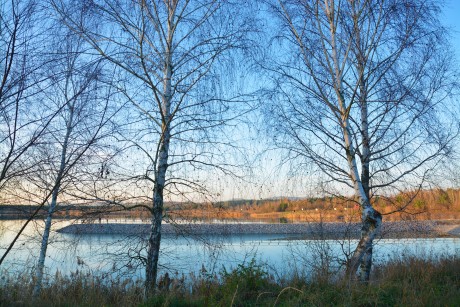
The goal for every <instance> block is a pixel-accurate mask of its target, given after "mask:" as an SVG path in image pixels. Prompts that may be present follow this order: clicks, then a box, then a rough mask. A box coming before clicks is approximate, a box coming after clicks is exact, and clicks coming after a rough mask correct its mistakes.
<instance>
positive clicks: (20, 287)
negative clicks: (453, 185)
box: [0, 257, 460, 306]
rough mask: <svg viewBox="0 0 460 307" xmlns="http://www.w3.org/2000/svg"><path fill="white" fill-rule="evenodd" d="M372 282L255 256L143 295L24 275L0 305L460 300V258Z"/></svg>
mask: <svg viewBox="0 0 460 307" xmlns="http://www.w3.org/2000/svg"><path fill="white" fill-rule="evenodd" d="M373 276H374V277H373V279H372V280H371V282H370V283H369V284H359V283H347V282H341V281H339V282H332V281H326V280H327V279H323V278H320V276H316V278H314V279H313V280H310V281H307V280H306V279H305V278H300V277H299V276H294V277H291V279H289V280H283V281H275V280H274V278H273V276H271V275H269V274H268V273H267V271H266V269H265V268H264V267H263V266H261V265H258V264H257V263H256V262H255V261H251V262H249V263H248V264H246V265H240V266H238V268H236V269H235V270H233V271H230V272H226V271H222V272H221V274H220V276H217V277H216V276H201V277H200V278H196V279H194V280H193V284H191V285H190V287H181V288H175V289H170V290H168V291H166V290H162V291H160V292H159V293H158V294H157V295H156V296H154V297H152V298H150V299H148V300H144V299H143V296H142V288H141V285H140V284H135V283H130V282H126V281H125V282H117V281H111V282H109V283H107V282H106V281H105V282H102V281H101V280H100V279H98V278H97V277H91V276H82V275H79V274H76V275H74V276H73V277H72V278H62V277H59V278H58V279H57V280H56V281H55V282H53V283H51V284H49V285H48V286H46V287H45V288H44V291H43V293H42V295H41V296H40V297H39V298H37V299H33V298H32V297H31V296H30V293H31V290H32V282H31V280H30V279H28V278H27V277H26V276H25V275H22V277H21V276H19V277H18V279H15V280H13V279H11V280H8V281H6V282H5V280H3V283H2V285H1V287H0V305H1V306H274V305H276V306H460V258H458V257H457V258H455V257H451V258H444V259H441V260H439V261H436V262H430V261H427V260H421V259H416V258H406V259H404V260H399V261H393V262H391V263H388V264H386V265H383V266H379V267H376V268H375V269H374V275H373Z"/></svg>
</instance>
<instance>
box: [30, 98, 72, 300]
mask: <svg viewBox="0 0 460 307" xmlns="http://www.w3.org/2000/svg"><path fill="white" fill-rule="evenodd" d="M73 115H74V110H73V106H72V105H71V106H70V107H69V121H68V122H67V126H66V134H65V137H64V143H63V144H62V151H61V161H60V164H59V170H58V173H57V176H56V179H55V181H54V186H53V193H52V196H51V203H50V206H49V208H48V214H47V217H46V220H45V228H44V230H43V237H42V242H41V246H40V256H39V257H38V263H37V268H36V275H35V278H36V280H35V287H34V291H33V296H34V297H37V296H38V295H39V294H40V291H41V288H42V282H43V271H44V268H45V259H46V250H47V248H48V240H49V235H50V231H51V222H52V219H53V214H54V211H55V210H56V205H57V198H58V195H59V191H60V187H61V181H62V177H63V174H64V170H65V167H66V156H67V147H68V144H69V138H70V134H71V133H72V125H73Z"/></svg>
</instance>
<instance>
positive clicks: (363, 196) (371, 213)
mask: <svg viewBox="0 0 460 307" xmlns="http://www.w3.org/2000/svg"><path fill="white" fill-rule="evenodd" d="M324 7H325V11H326V14H327V16H328V19H329V25H330V35H331V51H332V60H333V68H332V69H333V71H331V73H333V74H334V77H335V80H334V81H335V82H334V84H335V86H334V87H335V92H336V95H337V100H338V104H339V109H340V115H341V119H340V121H341V123H340V124H341V126H342V132H343V141H344V145H345V151H346V157H347V162H348V167H349V176H350V179H351V181H352V183H353V187H354V190H355V195H356V197H357V198H358V201H359V204H360V207H361V212H362V215H361V222H362V227H361V239H360V241H359V243H358V246H357V247H356V249H355V251H354V252H353V255H352V257H351V259H350V261H349V263H348V264H347V270H346V276H347V277H348V278H355V276H356V273H357V271H358V268H359V266H360V264H361V280H363V281H366V280H368V279H369V274H370V269H371V266H372V245H373V241H374V238H375V236H376V235H377V233H378V232H379V230H380V226H381V223H382V215H381V214H380V213H379V212H377V211H376V210H375V209H374V208H373V207H372V205H371V203H370V200H369V164H367V165H366V166H365V174H364V177H365V180H366V181H365V183H364V184H363V181H362V177H361V175H363V174H361V175H360V174H359V171H358V165H357V162H356V155H357V153H356V148H355V146H354V144H353V138H352V133H351V131H350V123H349V112H350V107H351V105H350V106H347V105H346V103H345V98H344V95H343V87H342V80H343V75H342V69H341V65H340V64H339V63H340V61H339V57H338V54H337V46H336V24H335V16H334V12H335V11H334V7H335V4H334V1H330V2H329V1H327V0H326V1H325V6H324ZM358 43H359V42H358ZM361 81H362V80H361ZM361 85H363V84H361ZM365 112H366V116H365V118H366V120H367V109H365ZM366 123H367V122H366ZM366 129H367V126H366ZM367 145H369V143H368V144H367ZM365 150H369V146H367V148H366V149H365ZM369 154H370V151H368V152H366V155H367V159H368V158H369ZM368 162H369V161H368Z"/></svg>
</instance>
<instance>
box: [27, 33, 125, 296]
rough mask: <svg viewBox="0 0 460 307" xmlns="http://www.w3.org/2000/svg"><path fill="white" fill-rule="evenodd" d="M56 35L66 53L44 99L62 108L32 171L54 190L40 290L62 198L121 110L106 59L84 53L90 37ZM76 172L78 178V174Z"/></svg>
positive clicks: (38, 186) (45, 188)
mask: <svg viewBox="0 0 460 307" xmlns="http://www.w3.org/2000/svg"><path fill="white" fill-rule="evenodd" d="M54 40H55V41H56V45H57V48H56V49H57V50H56V53H55V54H58V55H60V57H59V58H56V59H55V61H54V63H53V64H54V65H53V67H50V70H52V71H54V72H53V75H54V76H58V77H55V78H54V79H55V80H54V81H53V83H52V84H51V85H50V86H49V87H48V88H47V89H46V90H45V92H46V93H47V95H46V96H45V97H46V98H45V99H44V100H43V101H42V104H43V105H46V106H47V107H48V108H50V109H57V110H60V112H59V114H58V116H56V118H55V119H54V120H53V122H52V123H51V124H50V125H49V126H48V128H47V130H46V139H44V140H43V141H42V142H41V143H40V144H39V146H38V148H36V149H35V150H34V152H35V153H36V156H38V157H46V158H45V159H42V160H43V161H44V162H42V163H40V167H39V170H38V172H37V173H33V174H31V176H27V177H28V179H29V182H30V183H31V185H32V186H33V187H34V188H33V190H37V191H40V193H42V194H43V193H45V194H46V195H48V194H51V199H50V201H49V202H48V205H47V211H48V212H47V215H46V219H45V225H44V229H43V235H42V241H41V247H40V254H39V257H38V261H37V265H36V267H35V268H36V279H35V287H34V296H37V295H38V294H39V293H40V291H41V286H42V280H43V271H44V267H45V257H46V250H47V247H48V241H49V235H50V232H51V226H52V220H53V215H54V213H55V212H56V210H58V198H59V197H61V198H64V199H65V198H66V196H65V195H64V194H65V193H66V190H68V189H71V187H72V185H73V184H77V185H78V184H79V182H78V181H79V179H80V180H81V179H82V177H80V176H79V175H78V166H79V164H85V165H86V166H88V165H91V164H92V163H94V162H93V161H91V156H97V155H101V154H103V152H102V151H101V147H99V146H98V145H99V143H101V141H102V140H103V139H104V137H106V136H107V135H109V133H108V131H110V129H108V127H109V126H110V125H109V124H111V123H110V120H111V119H112V118H113V116H114V114H116V110H117V109H116V107H110V108H109V100H110V99H111V98H113V96H112V95H111V94H110V91H108V88H109V85H108V84H109V83H110V82H105V80H104V79H105V77H104V76H103V67H102V64H101V62H100V61H99V60H98V59H94V56H91V55H89V54H85V53H84V47H85V42H84V40H83V39H82V38H80V37H78V36H76V35H75V34H74V33H72V32H70V33H69V32H68V31H67V32H65V31H64V33H62V31H56V33H55V35H54ZM98 161H99V160H98ZM98 161H97V162H98ZM75 177H76V178H77V180H76V182H74V180H72V179H73V178H75ZM63 196H64V197H63ZM67 201H68V200H67Z"/></svg>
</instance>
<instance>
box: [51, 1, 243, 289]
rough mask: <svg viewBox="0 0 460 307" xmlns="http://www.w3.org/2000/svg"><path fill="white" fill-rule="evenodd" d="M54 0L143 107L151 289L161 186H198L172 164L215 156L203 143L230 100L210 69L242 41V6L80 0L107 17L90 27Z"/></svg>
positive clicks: (138, 139) (140, 144) (138, 141)
mask: <svg viewBox="0 0 460 307" xmlns="http://www.w3.org/2000/svg"><path fill="white" fill-rule="evenodd" d="M53 5H54V7H55V9H56V11H57V12H59V14H60V15H61V16H62V18H63V21H64V23H65V24H66V25H67V26H68V27H69V28H71V29H72V30H73V31H75V32H76V33H79V34H80V35H82V36H83V37H84V38H85V39H86V40H87V41H88V42H89V43H90V44H91V45H92V47H93V48H94V50H96V51H97V52H98V53H99V54H100V55H101V56H102V57H103V58H104V59H106V60H107V61H109V62H111V63H112V64H113V65H115V66H116V67H117V68H118V69H119V70H120V72H122V73H123V74H125V76H126V80H125V81H124V82H120V83H119V89H121V90H122V91H123V92H124V93H125V96H126V98H127V99H128V100H129V101H131V103H132V105H133V106H134V107H135V109H136V110H137V112H139V114H141V117H140V118H139V119H138V122H137V123H135V125H137V126H138V128H137V129H138V130H137V131H136V135H135V136H134V137H133V138H132V141H133V144H134V146H135V147H136V148H139V150H140V151H141V152H142V154H143V155H144V156H146V157H147V158H148V165H145V166H144V174H143V175H142V179H143V180H146V181H147V182H150V184H151V185H152V193H153V197H152V200H151V206H149V210H150V212H151V214H152V219H151V230H150V234H149V238H148V250H147V256H146V283H145V288H146V291H147V293H151V291H152V290H154V288H155V283H156V279H157V274H158V259H159V255H160V242H161V224H162V221H163V217H164V214H165V213H164V197H165V192H166V190H165V188H166V186H167V185H168V184H169V185H170V186H171V187H177V191H178V193H179V194H182V192H181V190H183V189H188V188H193V187H194V186H195V187H200V185H199V184H196V185H195V182H193V181H189V180H185V179H184V180H183V179H181V178H180V176H178V174H171V173H170V170H171V169H173V168H175V167H177V166H178V165H181V164H182V165H183V163H184V162H186V163H188V164H190V165H192V168H194V167H196V168H200V167H204V166H209V165H211V164H213V163H215V161H214V162H213V161H212V158H213V153H211V152H210V151H206V150H203V147H202V145H206V144H209V143H210V141H209V139H207V138H206V137H207V136H209V134H212V131H213V130H214V129H217V128H218V127H219V126H221V125H222V124H224V123H225V121H226V119H227V118H226V117H225V116H223V115H222V114H224V112H225V111H228V109H229V105H231V104H232V102H233V100H231V99H229V100H224V99H218V98H219V97H218V93H219V92H221V90H220V88H219V84H218V82H219V77H218V76H217V75H216V74H214V73H213V71H214V68H215V67H216V65H217V64H220V63H221V62H220V61H221V60H222V59H224V58H225V56H226V55H228V52H229V51H230V50H232V49H236V48H240V47H242V46H243V43H244V39H243V38H244V36H245V35H246V32H247V31H248V30H249V28H250V24H248V23H245V22H244V20H243V18H241V16H242V12H243V11H242V10H243V8H244V6H240V5H238V4H232V3H231V2H228V1H190V0H164V1H158V0H153V1H144V0H139V1H99V2H92V1H88V2H85V3H84V4H83V5H82V6H79V8H80V9H81V11H82V12H83V11H85V12H90V13H91V16H92V18H97V20H98V21H99V22H100V24H105V27H103V29H101V30H100V31H98V32H96V31H94V30H93V29H92V28H89V27H87V24H85V21H84V20H83V19H79V18H75V15H73V14H72V13H71V12H72V11H71V10H74V7H72V6H70V5H69V3H66V2H61V1H53ZM88 15H90V14H88ZM242 20H243V21H242ZM230 117H231V115H230ZM142 122H145V125H144V124H141V123H142ZM135 125H134V126H135ZM139 125H141V126H140V127H141V128H139ZM221 143H222V142H221ZM199 144H201V145H199ZM214 144H218V142H214ZM197 145H199V146H197ZM187 147H188V148H190V147H194V148H192V149H191V150H190V149H186V148H187ZM217 156H218V155H216V157H217ZM204 157H206V158H204ZM208 158H209V159H208ZM133 164H135V163H134V161H133ZM133 167H134V168H135V167H136V165H133Z"/></svg>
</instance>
